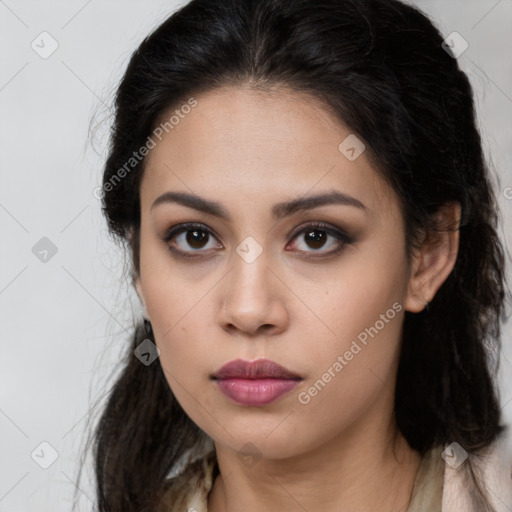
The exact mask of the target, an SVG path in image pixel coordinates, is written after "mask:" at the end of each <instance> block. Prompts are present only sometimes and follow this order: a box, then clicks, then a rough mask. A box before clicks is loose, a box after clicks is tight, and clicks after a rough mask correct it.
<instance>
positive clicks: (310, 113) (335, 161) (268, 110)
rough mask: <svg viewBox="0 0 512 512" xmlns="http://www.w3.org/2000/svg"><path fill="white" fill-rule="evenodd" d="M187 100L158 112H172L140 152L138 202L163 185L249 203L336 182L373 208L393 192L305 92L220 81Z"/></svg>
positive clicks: (162, 189)
mask: <svg viewBox="0 0 512 512" xmlns="http://www.w3.org/2000/svg"><path fill="white" fill-rule="evenodd" d="M194 99H195V101H196V102H197V103H196V105H195V106H194V107H193V108H190V109H188V108H187V109H183V111H181V112H179V110H180V106H179V105H178V106H175V107H173V108H172V109H170V110H169V112H168V113H167V114H168V115H167V114H166V115H164V116H163V119H164V120H165V119H166V118H170V117H171V116H173V114H174V118H173V119H174V123H173V125H172V128H169V126H168V127H167V128H168V129H167V131H164V134H163V136H162V137H161V140H158V141H156V146H155V147H154V148H153V149H151V150H150V151H149V153H148V155H147V157H146V162H145V172H144V178H143V182H142V187H141V201H142V202H143V203H144V205H143V207H146V208H148V207H149V206H150V205H149V203H148V202H149V200H150V199H151V200H154V199H155V198H156V197H157V195H160V194H161V193H162V192H165V191H166V190H167V189H168V190H187V191H189V192H193V193H196V194H199V195H204V196H215V197H216V198H217V199H222V197H223V196H224V197H228V196H229V197H233V193H235V194H236V195H237V196H238V197H240V198H241V197H242V196H243V197H245V199H246V200H247V201H249V204H250V202H251V201H252V200H254V199H257V200H265V198H266V197H270V196H271V195H276V196H279V197H283V195H285V196H287V197H296V196H298V195H300V194H306V193H307V192H308V191H311V192H319V191H321V190H327V189H333V188H335V189H337V190H340V191H342V192H345V193H348V194H351V195H354V196H356V197H358V196H359V197H361V196H362V197H365V198H366V200H365V204H368V206H369V208H370V209H374V208H378V209H380V210H382V209H384V208H386V204H385V203H389V202H390V201H393V199H395V198H394V197H393V191H392V190H391V189H390V188H389V186H388V185H387V184H386V183H385V182H384V180H383V179H382V178H381V176H380V175H379V173H378V172H377V171H376V170H375V169H374V168H373V167H372V165H371V163H370V160H369V159H368V157H367V155H366V154H365V151H363V152H362V153H361V154H360V156H358V157H357V158H356V159H352V160H351V159H349V158H347V154H346V153H344V152H343V151H344V150H345V149H346V146H347V144H345V143H344V141H346V140H348V141H349V142H351V145H354V142H355V144H356V147H355V149H356V150H358V149H361V148H362V147H363V146H362V142H361V143H360V144H361V147H360V148H359V147H357V144H358V139H354V137H355V135H354V134H352V133H351V131H350V129H349V128H347V127H346V126H345V125H344V124H343V123H341V122H340V121H339V120H338V119H336V117H335V116H334V114H333V113H332V112H330V111H329V110H328V109H327V108H326V107H325V106H324V104H323V103H322V102H321V101H320V100H318V99H317V98H315V97H313V96H311V95H308V94H304V93H297V92H295V91H290V90H286V89H280V90H274V91H271V92H267V91H257V90H253V89H250V88H248V87H223V88H221V89H218V90H215V91H211V92H208V93H205V94H201V95H199V96H197V97H195V98H194ZM177 110H178V112H176V111H177ZM185 111H186V113H185ZM347 138H348V139H347ZM340 144H341V147H340ZM349 145H350V144H349ZM388 206H389V205H388Z"/></svg>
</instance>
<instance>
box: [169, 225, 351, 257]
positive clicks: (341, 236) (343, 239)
mask: <svg viewBox="0 0 512 512" xmlns="http://www.w3.org/2000/svg"><path fill="white" fill-rule="evenodd" d="M187 231H203V232H205V233H208V235H211V236H213V237H215V235H214V233H213V232H212V231H211V230H210V229H208V228H207V227H206V226H205V225H204V224H198V223H194V222H186V223H184V224H179V225H177V226H174V227H172V228H171V229H169V230H168V231H167V232H166V233H165V234H164V236H163V237H162V240H163V241H164V242H166V243H167V244H168V248H169V250H170V251H171V252H172V253H173V254H174V255H175V256H177V257H179V258H200V257H204V256H205V254H204V253H201V250H200V249H198V250H194V251H191V252H192V254H190V253H187V252H184V251H181V250H180V249H176V248H174V247H171V246H170V245H169V242H170V241H171V240H172V239H173V238H174V237H176V236H177V235H179V234H181V233H184V232H187ZM308 231H324V232H325V233H327V234H328V235H330V236H333V237H334V238H336V239H338V241H339V246H338V247H337V248H336V249H334V250H331V251H322V250H321V249H318V250H317V251H314V250H313V251H312V252H313V253H316V252H318V253H323V254H322V256H313V255H310V256H305V257H306V258H318V257H323V256H324V257H326V256H332V255H333V254H336V253H338V252H340V251H341V250H342V249H343V247H344V246H345V245H349V244H351V243H352V242H353V239H352V238H351V237H350V236H348V235H347V234H346V233H344V232H343V231H341V230H340V229H339V228H334V227H332V226H331V225H329V224H326V223H324V222H316V223H312V224H308V225H307V226H304V227H302V228H298V229H297V230H296V231H294V233H293V234H292V235H291V239H292V240H295V239H296V238H297V237H298V236H299V235H301V234H303V233H306V232H308ZM299 252H303V253H306V254H308V253H309V252H310V251H299ZM193 253H197V254H195V255H194V254H193Z"/></svg>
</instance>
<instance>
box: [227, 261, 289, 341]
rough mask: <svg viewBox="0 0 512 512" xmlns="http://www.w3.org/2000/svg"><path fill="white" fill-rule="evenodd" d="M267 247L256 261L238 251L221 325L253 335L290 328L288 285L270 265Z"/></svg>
mask: <svg viewBox="0 0 512 512" xmlns="http://www.w3.org/2000/svg"><path fill="white" fill-rule="evenodd" d="M264 254H265V251H264V252H263V253H262V254H261V255H260V256H259V257H258V258H257V259H256V260H255V261H253V262H252V263H247V262H246V261H244V260H243V259H242V258H241V257H239V256H238V255H235V256H234V266H233V268H232V269H231V271H230V272H229V274H228V276H226V278H225V279H224V280H223V286H222V289H221V290H219V292H220V293H221V297H222V299H221V305H220V309H219V325H220V326H221V327H222V328H223V329H225V330H227V331H232V332H233V331H242V332H244V333H245V334H249V335H258V334H265V335H270V334H278V333H280V332H283V331H284V330H286V329H287V327H288V324H289V314H288V311H287V308H286V303H285V296H286V286H285V284H284V283H283V281H282V280H280V279H279V278H278V277H277V276H276V271H275V270H273V269H271V268H270V267H269V266H268V262H267V259H266V257H265V256H264Z"/></svg>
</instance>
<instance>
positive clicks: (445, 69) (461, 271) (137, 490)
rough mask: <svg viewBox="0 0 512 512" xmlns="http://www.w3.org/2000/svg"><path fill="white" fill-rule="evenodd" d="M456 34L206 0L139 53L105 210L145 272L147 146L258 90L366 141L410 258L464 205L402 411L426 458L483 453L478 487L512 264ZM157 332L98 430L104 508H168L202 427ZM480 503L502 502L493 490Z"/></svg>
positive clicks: (403, 368)
mask: <svg viewBox="0 0 512 512" xmlns="http://www.w3.org/2000/svg"><path fill="white" fill-rule="evenodd" d="M442 43H443V37H442V36H441V35H440V33H439V31H438V30H437V29H436V28H435V26H434V25H433V24H432V22H431V21H430V20H429V19H428V18H427V17H426V16H425V15H424V14H423V13H421V12H420V11H419V10H418V9H416V8H413V7H411V6H408V5H406V4H403V3H401V2H399V1H397V0H357V1H356V0H193V1H191V2H190V3H188V4H187V5H185V6H184V7H182V8H181V9H179V10H178V11H177V12H175V13H174V14H173V15H172V16H170V17H169V18H168V19H167V20H165V21H164V22H163V23H162V24H161V25H160V26H159V27H158V28H157V29H156V30H154V31H153V32H152V33H151V34H150V35H149V36H148V37H146V38H145V39H144V40H143V41H142V43H141V44H140V46H139V47H138V48H137V50H136V51H135V52H134V53H133V55H132V56H131V59H130V62H129V65H128V67H127V69H126V72H125V74H124V76H123V78H122V81H121V83H120V85H119V87H118V89H117V94H116V99H115V118H114V124H113V128H112V132H111V139H110V146H109V154H108V159H107V161H106V165H105V169H104V177H103V192H102V209H103V212H104V214H105V216H106V220H107V223H108V227H109V230H110V232H111V234H112V236H113V238H114V239H115V241H116V242H118V243H119V244H120V245H121V246H122V247H123V248H124V249H125V250H127V251H129V253H130V256H131V262H132V263H133V266H132V276H131V277H132V279H135V277H136V276H137V275H138V272H139V230H140V202H139V185H140V182H141V177H142V174H143V172H144V163H145V159H144V158H141V159H140V160H138V159H137V160H136V161H134V160H130V159H131V158H132V157H133V153H134V152H138V151H139V149H140V148H141V147H143V146H144V145H145V144H147V143H148V140H149V139H148V137H151V136H152V134H154V130H155V129H156V128H157V127H158V126H159V124H160V123H162V121H163V120H164V115H165V114H166V113H168V112H170V111H171V109H173V108H178V107H179V106H180V105H184V104H187V102H189V101H190V99H191V98H198V97H199V95H200V94H201V93H202V92H206V91H210V90H214V89H217V88H220V87H222V86H224V85H242V84H244V85H245V84H248V83H249V84H252V86H253V87H255V88H258V89H261V90H267V89H270V88H272V87H274V86H285V87H287V88H289V89H290V90H295V91H299V92H306V93H309V94H311V95H312V96H314V97H315V98H317V99H318V100H319V101H321V102H323V103H324V104H325V105H326V106H327V107H328V108H329V109H330V111H331V112H332V113H333V114H334V115H335V116H337V117H338V118H339V119H340V120H341V121H342V122H343V123H345V125H347V126H348V127H349V128H350V129H351V131H352V132H353V133H355V134H357V136H358V137H359V138H360V139H362V140H363V141H364V143H365V145H366V148H367V152H368V153H367V154H368V155H369V156H370V158H371V159H372V161H373V163H374V165H375V168H376V169H377V170H378V172H379V173H381V175H382V176H383V177H384V178H385V179H386V180H388V182H389V183H390V184H391V185H392V186H393V188H394V189H395V190H396V192H397V194H398V196H399V199H400V203H401V207H402V211H403V214H404V217H405V222H406V242H407V244H406V249H407V252H408V256H410V254H411V251H412V250H413V249H414V248H416V247H417V246H418V240H419V233H420V232H421V230H422V229H427V230H430V232H431V233H435V231H436V229H437V226H436V224H435V222H434V214H435V212H436V211H437V210H438V209H439V207H440V206H442V205H444V204H446V203H448V202H451V201H457V202H459V203H460V204H461V206H462V219H461V226H460V243H459V253H458V257H457V261H456V263H455V267H454V269H453V271H452V272H451V274H450V275H449V276H448V278H447V279H446V281H445V282H444V283H443V285H442V286H441V288H440V289H439V290H438V292H437V294H436V295H435V297H434V299H433V301H432V302H431V303H430V305H429V307H428V309H426V310H425V311H423V312H421V313H417V314H413V313H409V312H406V313H405V319H404V326H403V342H402V343H403V345H402V350H401V356H400V364H399V368H398V376H397V387H396V399H395V413H396V420H397V424H398V428H399V430H400V431H401V432H402V433H403V435H404V436H405V438H406V439H407V441H408V442H409V444H410V446H411V447H412V448H414V449H416V450H417V451H418V452H419V453H420V454H425V453H426V452H427V451H428V450H429V449H431V448H433V447H436V446H439V445H444V444H445V443H451V442H457V443H458V444H459V445H461V446H462V447H463V448H464V449H465V450H466V451H467V452H469V454H470V458H469V460H468V463H467V464H466V466H467V467H468V468H469V471H470V473H471V477H472V478H473V483H474V484H475V486H473V488H474V489H477V490H478V489H479V487H480V486H479V483H478V474H477V472H476V473H474V472H473V469H474V468H475V467H477V465H476V464H474V463H476V461H477V460H478V453H480V451H481V450H482V449H484V448H485V447H488V446H489V445H491V443H492V442H493V441H494V440H496V439H497V438H498V437H499V436H500V434H501V432H502V431H503V430H504V428H505V427H504V426H503V425H501V424H500V421H501V419H500V414H501V411H500V406H499V400H498V396H497V389H496V387H495V383H494V381H493V378H492V376H491V375H492V373H493V372H494V371H495V368H494V367H493V366H494V365H495V366H496V367H497V366H498V360H499V358H498V359H497V360H493V359H492V358H491V357H490V355H491V354H493V353H498V354H499V350H500V335H501V333H500V329H501V327H500V323H501V322H502V321H503V320H504V319H505V318H506V315H505V303H506V299H507V296H506V290H507V287H506V283H505V272H504V265H505V258H504V253H503V248H502V246H501V243H500V241H499V239H498V235H497V223H498V220H499V219H498V211H497V206H496V198H495V195H494V192H493V190H492V186H491V180H490V173H489V167H488V166H487V164H486V162H485V160H484V157H483V153H482V145H481V139H480V135H479V132H478V129H477V125H476V118H475V109H474V103H473V93H472V89H471V87H470V84H469V81H468V78H467V76H466V74H465V73H464V72H462V71H461V69H460V67H459V65H458V62H457V59H456V58H454V56H453V55H451V54H449V53H448V51H447V50H445V48H444V47H443V46H442ZM127 162H130V164H129V166H127ZM121 169H124V172H121ZM151 336H152V334H151V329H149V331H148V330H146V329H144V326H143V324H142V322H141V324H140V325H138V326H137V327H136V328H135V329H134V332H133V336H132V339H131V342H130V344H129V346H128V347H127V352H126V358H125V360H124V361H123V368H122V371H121V372H120V375H119V377H118V379H117V381H116V382H115V384H114V385H113V387H112V389H111V390H110V392H109V399H108V402H107V404H106V406H105V408H104V411H103V413H102V416H101V418H100V420H99V422H98V424H97V427H96V430H95V432H94V470H95V476H96V482H97V501H98V503H97V506H98V510H99V511H100V512H130V511H134V512H135V511H137V512H140V510H143V509H145V508H146V509H148V508H150V507H155V506H157V504H158V502H159V500H160V498H161V496H162V493H163V491H164V490H165V484H166V476H167V475H168V474H169V472H171V471H172V470H173V468H175V466H176V464H177V462H178V460H179V459H180V457H181V456H182V455H183V454H184V453H185V451H186V450H188V449H189V448H191V447H193V446H195V445H196V444H197V443H199V442H200V441H201V439H202V436H203V434H204V433H203V432H202V431H201V430H200V429H199V427H197V425H195V424H194V423H193V422H192V421H191V420H190V419H189V417H188V416H187V414H186V413H185V412H184V411H183V409H182V408H181V407H180V405H179V404H178V402H177V401H176V399H175V398H174V396H173V394H172V392H171V390H170V388H169V385H168V383H167V381H166V379H165V376H164V374H163V370H162V367H161V365H160V362H159V360H157V361H155V363H154V364H151V365H149V366H146V365H144V364H141V361H140V360H139V359H138V358H137V357H135V356H134V349H135V348H136V347H137V346H138V345H139V344H140V343H141V342H142V341H143V340H144V339H145V338H148V337H150V339H151ZM148 397H150V398H151V399H149V400H148ZM473 498H474V500H475V503H477V504H478V505H479V508H478V509H479V510H492V508H491V507H490V506H489V504H488V500H487V499H486V497H485V493H484V492H480V491H478V492H475V493H474V496H473Z"/></svg>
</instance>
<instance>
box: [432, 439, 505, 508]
mask: <svg viewBox="0 0 512 512" xmlns="http://www.w3.org/2000/svg"><path fill="white" fill-rule="evenodd" d="M450 446H451V445H450ZM450 446H447V447H446V448H445V451H444V452H443V453H444V454H445V455H446V454H448V456H451V455H452V453H453V448H452V450H450ZM457 447H458V445H457V446H456V447H455V448H457ZM459 448H460V447H459ZM447 450H448V452H447ZM511 452H512V447H511V445H510V438H508V437H503V436H502V437H500V438H499V439H497V440H496V441H495V442H494V443H493V444H491V445H490V446H489V447H487V448H485V449H483V450H481V451H480V452H478V453H474V454H467V453H466V452H464V451H462V452H461V453H459V454H458V455H457V456H458V457H459V458H460V457H462V458H464V457H467V458H470V460H471V463H472V466H473V467H474V468H475V474H476V476H477V477H480V479H481V482H482V488H483V490H484V491H485V492H486V494H487V496H488V498H489V500H490V502H491V504H492V505H493V506H494V508H495V510H496V512H510V511H511V510H512V474H511V473H512V453H511ZM445 461H446V464H445V469H444V489H443V506H442V511H443V512H479V511H477V510H476V509H475V506H474V505H473V504H472V502H471V494H472V492H471V490H470V489H471V487H470V486H469V484H468V472H467V471H465V470H467V469H468V467H467V464H466V463H465V462H461V460H459V461H458V463H450V462H449V461H448V460H447V459H445ZM459 463H460V464H459Z"/></svg>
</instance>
